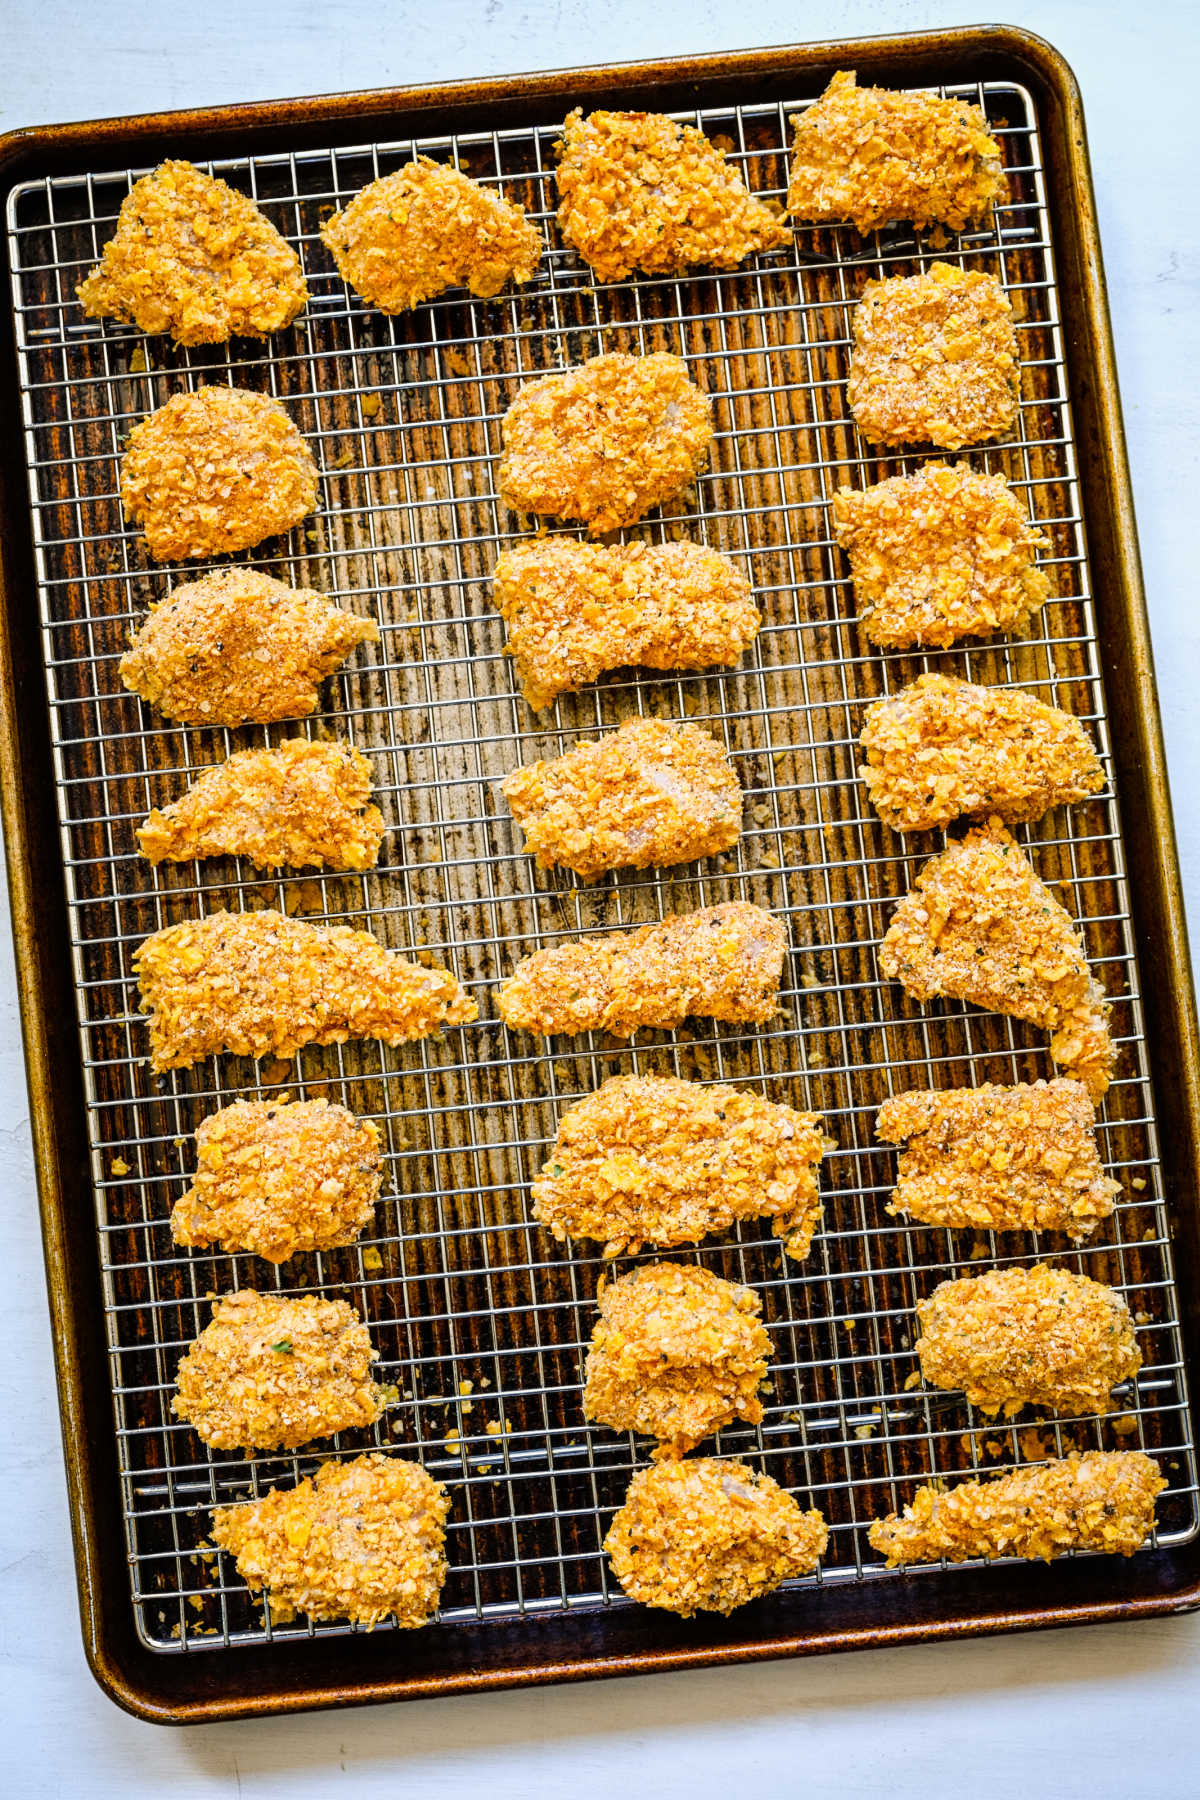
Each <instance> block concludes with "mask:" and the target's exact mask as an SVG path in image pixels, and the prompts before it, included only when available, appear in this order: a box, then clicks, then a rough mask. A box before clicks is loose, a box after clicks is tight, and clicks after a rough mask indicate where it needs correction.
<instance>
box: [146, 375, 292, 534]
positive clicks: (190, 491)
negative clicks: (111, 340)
mask: <svg viewBox="0 0 1200 1800" xmlns="http://www.w3.org/2000/svg"><path fill="white" fill-rule="evenodd" d="M121 504H122V506H123V507H124V509H125V517H126V518H127V519H131V520H132V521H133V522H134V523H135V524H137V525H140V526H141V527H142V529H143V531H144V533H145V537H146V547H147V549H148V550H149V552H150V555H151V556H152V557H153V558H154V561H155V562H180V561H182V560H184V559H185V558H187V557H192V556H224V555H225V553H226V552H227V551H230V550H249V549H251V548H252V547H253V545H255V544H261V543H262V541H263V539H264V538H269V537H274V536H275V535H276V533H278V532H281V531H290V530H291V528H292V526H293V525H298V524H299V523H300V521H301V519H304V518H307V516H308V514H309V513H310V512H312V511H313V509H314V507H315V506H316V504H317V466H316V464H315V463H314V461H313V459H312V452H311V451H310V450H309V448H308V445H307V444H306V443H305V441H304V439H303V438H302V437H301V436H300V433H299V432H298V431H297V430H296V427H295V426H294V425H293V423H292V421H291V419H290V418H289V416H288V414H287V413H286V412H285V411H284V409H283V407H282V406H280V404H279V402H278V400H272V399H271V397H270V395H269V394H252V393H248V392H247V391H246V390H245V389H244V388H232V387H202V388H198V389H197V390H196V392H195V393H193V394H173V395H172V396H171V398H170V399H169V400H168V401H167V403H166V405H165V406H160V407H159V408H158V411H157V412H152V413H151V414H150V417H149V418H148V419H143V420H142V422H141V424H140V425H135V426H134V428H133V430H132V431H131V432H130V434H129V437H128V439H127V441H126V445H125V456H124V459H123V460H122V463H121Z"/></svg>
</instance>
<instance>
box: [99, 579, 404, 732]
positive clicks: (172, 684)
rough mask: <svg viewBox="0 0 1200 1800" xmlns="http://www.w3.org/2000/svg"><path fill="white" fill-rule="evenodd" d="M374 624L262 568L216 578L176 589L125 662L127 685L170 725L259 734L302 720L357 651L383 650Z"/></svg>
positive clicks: (136, 636)
mask: <svg viewBox="0 0 1200 1800" xmlns="http://www.w3.org/2000/svg"><path fill="white" fill-rule="evenodd" d="M378 640H379V627H378V625H376V623H375V621H374V619H361V618H358V617H357V616H356V615H355V614H354V613H351V612H343V611H342V610H341V609H340V608H339V607H337V606H335V605H334V604H333V602H332V600H327V599H326V598H325V596H324V594H316V593H313V592H312V590H311V589H309V588H292V587H288V585H287V583H286V582H283V581H276V580H275V579H274V577H273V576H271V575H260V574H259V572H258V570H257V569H243V568H236V569H219V570H217V572H216V573H215V574H212V575H202V576H201V577H200V578H199V580H197V581H185V582H182V583H181V584H180V586H179V587H177V588H173V589H172V591H171V592H170V593H169V594H168V595H167V598H166V599H165V600H163V601H162V602H161V604H160V605H158V606H154V607H151V609H150V613H149V616H148V617H147V618H146V620H145V623H144V624H143V625H142V626H141V627H140V629H139V630H138V631H137V632H135V633H134V636H133V640H132V642H131V644H130V646H129V649H128V650H127V651H126V652H125V654H124V656H123V657H122V658H121V666H120V675H121V680H122V681H123V682H124V684H125V686H126V687H127V688H129V689H130V690H131V691H132V692H133V693H135V694H140V695H141V697H142V699H143V700H145V701H146V702H147V704H148V705H151V706H155V707H157V708H158V710H159V712H161V713H162V715H163V717H164V718H165V719H181V720H182V721H183V722H184V723H185V724H191V725H257V724H266V723H269V722H270V721H271V720H274V719H298V718H301V717H303V715H304V714H305V713H310V712H312V711H313V710H314V709H315V707H316V706H317V703H318V701H319V700H320V697H321V696H320V684H321V682H322V681H324V680H325V679H326V678H327V677H328V676H330V675H332V673H333V671H334V670H335V669H336V668H337V667H338V664H339V663H341V662H343V661H344V660H345V658H346V657H347V656H349V654H350V652H351V651H352V650H353V649H354V647H355V645H356V644H364V643H370V644H373V643H377V642H378Z"/></svg>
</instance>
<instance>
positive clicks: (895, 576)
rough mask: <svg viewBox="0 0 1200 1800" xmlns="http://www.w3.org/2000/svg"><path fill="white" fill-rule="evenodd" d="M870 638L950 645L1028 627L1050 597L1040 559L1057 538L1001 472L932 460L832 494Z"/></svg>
mask: <svg viewBox="0 0 1200 1800" xmlns="http://www.w3.org/2000/svg"><path fill="white" fill-rule="evenodd" d="M833 529H834V535H835V536H836V538H837V541H838V543H839V544H840V545H841V547H842V549H843V550H844V551H845V552H846V555H847V556H848V557H849V559H850V569H851V573H852V574H853V576H854V586H855V591H856V593H857V595H858V604H859V607H860V610H861V613H862V627H863V631H864V633H865V635H866V637H867V640H868V642H870V643H872V644H879V645H880V646H881V647H882V648H883V649H885V650H926V649H937V650H944V649H946V648H947V646H948V645H950V644H956V643H958V641H959V639H960V638H968V637H990V636H992V635H994V634H995V633H996V632H1001V631H1003V632H1021V631H1028V630H1029V628H1030V626H1031V625H1032V623H1033V620H1034V617H1035V615H1036V614H1037V613H1038V612H1039V611H1040V609H1041V608H1042V606H1044V605H1045V603H1046V600H1047V598H1048V597H1049V594H1050V580H1049V577H1048V576H1047V575H1045V574H1044V573H1043V572H1042V570H1041V569H1039V568H1038V567H1037V565H1036V564H1035V562H1034V560H1033V558H1034V553H1035V552H1036V551H1038V550H1048V549H1049V548H1050V540H1049V539H1048V538H1047V537H1045V536H1044V534H1043V533H1042V532H1040V531H1038V530H1037V529H1036V528H1035V527H1034V526H1032V525H1031V524H1030V522H1029V520H1028V519H1027V517H1026V516H1025V514H1024V512H1023V511H1022V510H1021V507H1020V505H1019V503H1018V502H1017V499H1016V497H1015V496H1014V494H1013V492H1012V490H1011V489H1010V487H1009V485H1008V483H1007V482H1006V481H1005V479H1004V477H1003V476H1002V475H981V474H979V473H978V472H977V471H976V470H974V469H971V468H968V467H967V465H966V463H944V462H928V463H925V464H924V465H923V466H922V467H921V468H920V469H918V471H917V473H916V474H915V475H893V476H891V477H890V478H889V479H888V480H887V481H880V482H877V483H876V484H875V486H874V487H869V488H865V489H863V490H862V492H859V491H857V490H855V489H854V488H839V489H838V491H837V493H836V494H835V495H834V496H833Z"/></svg>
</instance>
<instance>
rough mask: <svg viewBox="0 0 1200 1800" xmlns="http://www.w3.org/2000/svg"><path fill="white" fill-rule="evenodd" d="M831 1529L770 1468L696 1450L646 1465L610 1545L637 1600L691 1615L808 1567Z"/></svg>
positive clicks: (730, 1603)
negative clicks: (689, 1456) (688, 1458)
mask: <svg viewBox="0 0 1200 1800" xmlns="http://www.w3.org/2000/svg"><path fill="white" fill-rule="evenodd" d="M828 1538H829V1532H828V1528H827V1527H826V1524H825V1520H824V1519H823V1518H822V1517H821V1514H820V1513H819V1512H817V1511H816V1510H815V1509H814V1510H813V1511H811V1512H801V1510H800V1508H799V1507H798V1506H797V1504H796V1502H795V1501H794V1500H793V1499H792V1496H791V1495H790V1494H788V1493H785V1491H784V1490H783V1488H781V1487H780V1486H779V1484H778V1483H777V1482H775V1481H772V1480H771V1477H770V1476H769V1475H762V1474H760V1473H759V1472H758V1470H757V1469H750V1468H747V1466H746V1464H745V1463H739V1462H719V1461H717V1460H716V1458H714V1457H697V1458H696V1459H695V1460H694V1461H692V1462H660V1463H656V1464H655V1465H654V1466H653V1467H652V1468H649V1469H641V1470H639V1472H638V1473H637V1474H636V1475H635V1476H634V1478H633V1480H632V1481H631V1482H630V1484H629V1492H628V1493H627V1494H626V1496H625V1504H624V1506H623V1507H622V1508H621V1510H620V1512H619V1513H618V1514H617V1515H616V1517H615V1518H614V1520H613V1522H612V1524H611V1526H610V1527H609V1532H608V1536H607V1537H606V1538H605V1540H604V1548H605V1550H606V1551H607V1553H608V1557H609V1560H610V1561H611V1563H612V1566H613V1573H614V1574H615V1575H616V1577H617V1580H618V1581H619V1582H620V1584H621V1586H622V1588H623V1589H624V1590H625V1592H626V1593H627V1594H628V1596H629V1598H630V1599H631V1600H637V1601H639V1602H640V1603H641V1605H643V1606H657V1607H661V1608H663V1609H664V1610H665V1611H666V1612H673V1613H678V1614H679V1616H680V1617H681V1618H684V1619H690V1618H691V1617H692V1614H693V1613H697V1612H718V1613H731V1612H732V1611H733V1610H734V1608H735V1607H737V1606H745V1605H746V1603H747V1602H748V1601H750V1600H758V1599H760V1598H761V1597H762V1596H763V1595H764V1594H769V1593H771V1592H772V1590H773V1589H775V1588H777V1587H778V1586H779V1585H780V1583H781V1582H783V1581H789V1580H792V1579H793V1578H794V1577H796V1576H798V1575H810V1574H811V1573H812V1571H813V1570H814V1569H815V1568H816V1566H817V1564H818V1562H819V1561H820V1559H821V1556H822V1555H823V1553H824V1550H825V1545H826V1543H827V1541H828Z"/></svg>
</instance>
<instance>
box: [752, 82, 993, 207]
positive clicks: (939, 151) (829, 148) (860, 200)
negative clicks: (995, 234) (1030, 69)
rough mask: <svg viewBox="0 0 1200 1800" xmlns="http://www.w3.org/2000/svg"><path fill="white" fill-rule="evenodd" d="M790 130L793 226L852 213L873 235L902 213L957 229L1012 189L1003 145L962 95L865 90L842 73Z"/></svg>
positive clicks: (789, 192) (876, 89)
mask: <svg viewBox="0 0 1200 1800" xmlns="http://www.w3.org/2000/svg"><path fill="white" fill-rule="evenodd" d="M792 130H793V132H794V133H795V135H794V137H793V140H792V168H791V181H790V184H789V186H788V200H787V209H788V212H789V214H790V215H791V217H792V218H793V219H795V220H796V221H797V223H803V224H809V225H836V224H838V223H840V221H841V220H843V219H847V220H849V222H850V223H851V224H852V225H855V226H857V228H858V230H859V231H862V232H867V231H874V230H875V229H876V227H877V226H880V225H890V224H893V223H895V222H896V221H898V220H901V219H905V220H909V221H910V222H911V223H912V224H913V225H915V226H916V228H917V230H918V231H923V230H924V228H925V227H926V226H927V225H932V224H934V223H938V224H942V225H949V226H950V228H951V230H952V231H961V230H962V228H963V226H964V225H969V224H971V223H972V221H974V220H977V219H985V218H987V216H988V215H989V214H990V213H991V211H992V209H993V207H994V206H995V204H996V202H997V200H999V199H1000V198H1001V197H1002V196H1003V194H1004V193H1005V190H1006V185H1007V184H1006V181H1005V176H1004V170H1003V168H1002V166H1001V162H1000V146H999V145H998V144H997V142H996V140H995V138H994V137H992V135H991V133H990V132H989V131H988V128H987V124H986V122H985V120H984V117H983V114H982V112H981V111H980V110H979V108H978V107H977V106H971V105H969V104H968V102H967V101H965V100H939V99H938V98H937V97H936V95H933V94H897V93H893V92H892V91H891V90H890V89H889V88H872V87H868V88H860V87H859V86H858V85H857V82H856V79H855V76H854V72H853V71H852V70H851V71H846V70H842V71H841V72H840V73H839V74H837V75H835V76H834V78H833V80H832V81H831V82H830V84H829V86H828V87H827V88H826V89H825V92H824V93H823V94H822V96H821V98H820V99H819V100H818V101H817V102H816V104H815V105H814V106H810V107H809V108H808V110H807V112H803V113H800V114H799V115H797V116H796V117H794V118H793V119H792Z"/></svg>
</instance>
